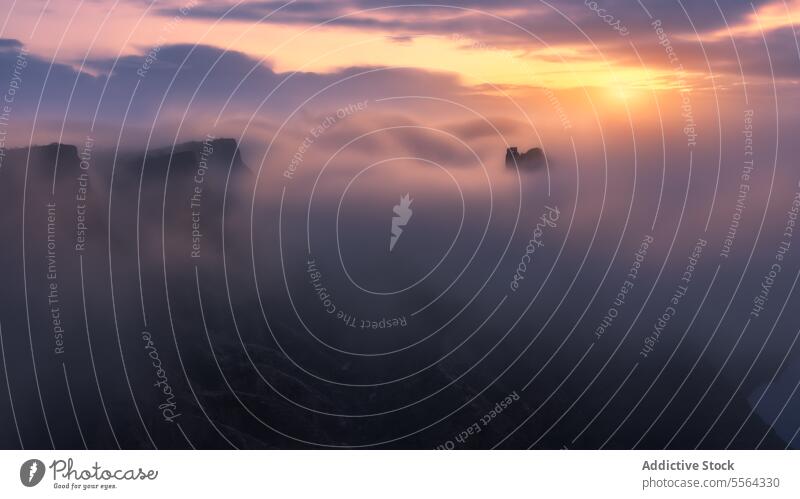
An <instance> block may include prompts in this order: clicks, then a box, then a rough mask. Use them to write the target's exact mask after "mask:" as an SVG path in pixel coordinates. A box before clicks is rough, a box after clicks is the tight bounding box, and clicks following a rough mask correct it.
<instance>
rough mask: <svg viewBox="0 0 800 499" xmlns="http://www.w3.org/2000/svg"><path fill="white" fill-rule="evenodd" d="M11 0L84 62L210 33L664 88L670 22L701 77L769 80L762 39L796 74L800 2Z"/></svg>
mask: <svg viewBox="0 0 800 499" xmlns="http://www.w3.org/2000/svg"><path fill="white" fill-rule="evenodd" d="M2 3H3V5H4V7H5V8H4V9H3V11H4V12H5V13H6V14H5V18H4V19H3V28H2V37H3V38H6V39H15V40H18V41H19V42H21V43H23V44H25V46H26V47H28V48H29V49H30V50H31V52H32V53H34V54H36V55H38V56H40V57H42V58H45V59H53V60H54V61H56V62H60V63H64V64H69V65H73V66H77V67H80V65H81V62H82V61H83V60H84V58H85V59H87V60H89V61H91V60H95V59H114V58H116V57H120V56H132V55H137V54H139V55H141V54H143V53H146V52H147V51H148V49H150V48H152V47H153V46H154V45H170V44H175V45H179V44H202V45H208V46H211V47H215V48H218V49H222V50H232V51H237V52H241V53H243V54H246V55H247V56H249V57H252V58H254V59H258V60H260V61H263V63H264V64H266V65H269V66H270V67H271V68H273V69H274V70H276V71H279V72H285V71H304V72H322V73H327V72H331V71H335V70H339V69H342V68H347V67H361V66H382V65H386V64H387V62H391V64H392V65H397V66H409V67H414V68H420V69H425V70H430V71H448V72H454V73H456V74H457V75H458V76H459V77H460V78H461V79H462V80H463V81H465V82H468V83H470V84H477V83H479V82H490V83H494V84H498V85H509V86H523V87H525V86H542V85H544V86H549V87H553V88H569V87H577V86H585V85H591V86H600V87H609V86H610V87H615V88H617V87H620V86H623V87H626V88H641V87H644V88H658V89H662V88H668V87H675V86H676V85H677V84H676V82H675V78H674V71H673V68H672V67H671V64H670V62H669V61H668V60H667V58H666V57H665V51H664V49H663V47H662V46H660V45H659V44H658V43H657V42H658V41H659V40H658V39H657V38H656V36H657V35H656V33H655V31H654V28H653V27H652V21H654V20H660V21H661V23H662V25H663V28H664V30H665V31H666V32H667V34H668V36H669V39H670V42H671V45H672V46H673V47H674V48H675V51H676V53H677V54H678V57H679V58H680V63H681V64H682V65H683V67H684V68H685V70H686V72H687V81H686V82H685V84H687V85H690V86H692V87H693V88H702V87H706V86H708V81H707V77H708V75H710V74H711V73H712V72H713V74H714V76H715V77H716V78H717V79H718V81H717V84H718V85H735V84H737V83H740V82H741V80H742V72H744V73H746V75H747V76H746V79H747V80H748V81H752V82H763V81H764V80H765V79H771V78H770V76H771V75H770V74H769V68H768V67H766V65H765V64H764V62H765V61H764V46H765V42H766V43H767V44H768V45H769V47H770V48H771V49H772V52H773V58H774V59H776V60H774V61H773V62H774V65H773V68H772V70H773V71H774V72H775V74H776V77H777V78H778V79H779V80H780V82H781V83H791V82H796V81H797V68H796V66H795V65H791V64H789V63H788V62H789V61H786V60H784V59H785V57H784V55H789V56H791V55H794V54H792V52H795V51H796V50H797V41H796V36H795V32H794V30H793V23H796V21H797V16H798V12H800V2H798V1H797V0H777V1H776V0H761V1H756V2H752V3H751V2H746V1H738V0H734V1H726V2H718V1H709V2H679V1H674V0H667V1H662V0H659V1H652V0H651V1H649V2H641V3H639V5H637V3H636V2H625V1H619V0H605V1H600V2H552V3H549V2H529V1H513V0H504V1H500V2H496V1H492V2H487V1H478V0H467V1H455V2H447V3H446V6H445V5H441V6H425V7H422V6H413V4H408V5H403V3H402V2H394V1H393V2H388V1H383V0H346V1H336V2H327V1H321V0H319V1H317V0H297V1H289V2H285V3H284V2H280V1H241V2H224V1H207V0H186V1H171V0H170V1H153V2H147V1H144V0H116V1H111V0H107V1H92V0H33V1H25V2H22V1H17V0H3V2H2ZM423 4H424V3H423ZM423 4H419V5H423ZM432 5H433V4H432ZM11 19H13V22H9V20H11Z"/></svg>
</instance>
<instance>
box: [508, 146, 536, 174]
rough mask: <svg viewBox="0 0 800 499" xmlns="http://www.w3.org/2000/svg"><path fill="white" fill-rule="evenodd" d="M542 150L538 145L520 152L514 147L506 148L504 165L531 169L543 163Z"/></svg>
mask: <svg viewBox="0 0 800 499" xmlns="http://www.w3.org/2000/svg"><path fill="white" fill-rule="evenodd" d="M544 162H545V159H544V152H543V151H542V149H541V148H539V147H534V148H533V149H529V150H528V152H525V153H520V152H519V150H518V149H517V148H516V147H509V148H508V149H506V167H508V168H524V169H533V168H539V167H541V166H543V165H544Z"/></svg>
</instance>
